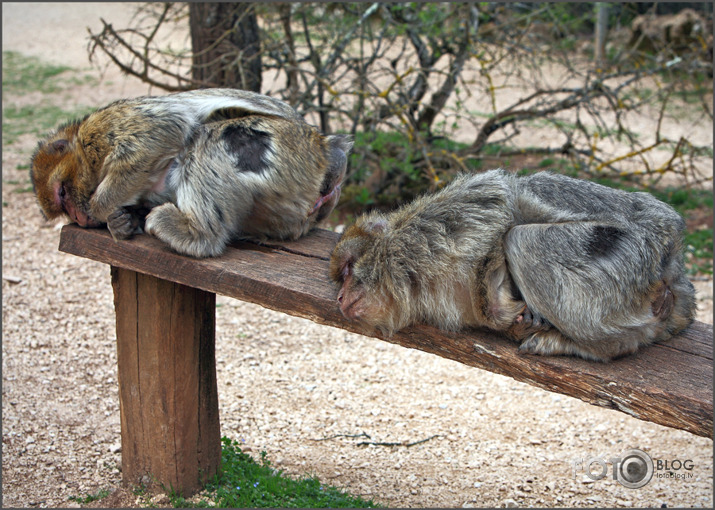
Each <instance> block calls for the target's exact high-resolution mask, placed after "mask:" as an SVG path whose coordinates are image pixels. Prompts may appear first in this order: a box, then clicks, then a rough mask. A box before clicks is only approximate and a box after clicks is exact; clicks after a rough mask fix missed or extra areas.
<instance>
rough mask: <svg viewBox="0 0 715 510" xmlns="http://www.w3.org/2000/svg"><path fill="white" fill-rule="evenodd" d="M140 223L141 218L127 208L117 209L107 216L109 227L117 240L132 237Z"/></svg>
mask: <svg viewBox="0 0 715 510" xmlns="http://www.w3.org/2000/svg"><path fill="white" fill-rule="evenodd" d="M140 225H141V220H140V218H139V217H138V216H137V215H135V214H133V213H132V212H131V211H130V210H128V209H125V208H121V209H117V210H116V211H114V212H113V213H112V214H110V215H109V216H108V217H107V228H109V232H110V233H111V234H112V238H113V239H114V240H115V241H121V240H123V239H130V238H131V237H132V236H133V235H134V234H135V233H136V232H137V229H138V228H139V227H140Z"/></svg>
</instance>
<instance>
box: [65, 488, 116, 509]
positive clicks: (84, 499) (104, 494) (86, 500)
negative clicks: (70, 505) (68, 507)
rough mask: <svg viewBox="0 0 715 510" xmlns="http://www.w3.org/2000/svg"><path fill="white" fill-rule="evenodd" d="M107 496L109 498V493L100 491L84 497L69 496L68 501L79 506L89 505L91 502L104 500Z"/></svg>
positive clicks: (104, 490) (105, 490)
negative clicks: (74, 502)
mask: <svg viewBox="0 0 715 510" xmlns="http://www.w3.org/2000/svg"><path fill="white" fill-rule="evenodd" d="M107 496H109V491H108V490H107V489H102V490H100V491H98V492H97V493H96V494H89V495H87V496H85V497H81V496H70V497H69V498H68V499H69V500H70V501H76V502H77V503H79V504H80V505H86V504H87V503H91V502H92V501H97V500H98V499H104V498H106V497H107Z"/></svg>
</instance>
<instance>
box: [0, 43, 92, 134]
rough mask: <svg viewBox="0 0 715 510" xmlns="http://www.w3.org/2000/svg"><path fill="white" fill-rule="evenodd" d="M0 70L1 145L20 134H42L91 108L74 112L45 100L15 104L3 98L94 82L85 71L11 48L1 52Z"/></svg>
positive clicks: (82, 108)
mask: <svg viewBox="0 0 715 510" xmlns="http://www.w3.org/2000/svg"><path fill="white" fill-rule="evenodd" d="M2 70H3V75H2V85H3V110H2V143H3V146H7V145H10V144H12V143H14V142H15V141H16V140H17V138H18V136H20V135H22V134H26V133H29V134H33V135H36V136H42V135H44V134H45V133H46V132H47V131H49V130H50V129H52V128H54V127H57V125H58V124H60V123H62V122H66V121H67V120H69V119H73V118H77V117H82V116H84V115H86V114H88V113H90V112H91V111H93V110H94V108H90V107H79V108H77V109H76V110H75V111H66V110H63V109H62V108H60V107H58V106H54V105H52V104H48V103H47V102H39V103H37V104H32V105H24V106H18V105H16V104H13V103H12V101H11V100H8V99H7V97H6V94H7V93H10V94H15V95H23V94H27V93H29V92H37V91H39V92H42V93H43V94H53V93H57V92H60V91H62V90H67V89H70V88H72V87H76V86H78V85H82V84H86V83H90V82H92V81H96V80H95V79H94V78H92V77H91V76H89V75H87V74H85V73H81V72H79V71H77V70H75V69H72V68H70V67H67V66H58V65H53V64H48V63H46V62H43V61H42V60H40V59H38V58H36V57H29V56H25V55H22V54H20V53H17V52H13V51H4V52H3V61H2Z"/></svg>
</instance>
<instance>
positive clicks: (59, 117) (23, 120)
mask: <svg viewBox="0 0 715 510" xmlns="http://www.w3.org/2000/svg"><path fill="white" fill-rule="evenodd" d="M92 111H94V108H91V107H80V108H78V109H77V110H76V111H74V112H68V111H66V110H63V109H62V108H60V107H59V106H54V105H50V104H35V105H25V106H22V107H17V106H15V105H12V104H8V105H4V106H3V109H2V143H3V145H4V146H5V145H9V144H12V143H14V142H15V141H16V140H17V138H18V137H19V136H20V135H22V134H26V133H30V134H33V135H36V136H43V135H45V134H46V133H47V132H48V131H50V130H51V129H53V128H56V127H57V126H58V125H59V124H61V123H64V122H66V121H68V120H70V119H74V118H78V117H83V116H85V115H86V114H88V113H90V112H92Z"/></svg>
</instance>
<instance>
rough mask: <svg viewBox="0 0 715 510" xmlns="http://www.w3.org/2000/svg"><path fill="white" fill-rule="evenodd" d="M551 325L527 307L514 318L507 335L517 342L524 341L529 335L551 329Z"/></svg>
mask: <svg viewBox="0 0 715 510" xmlns="http://www.w3.org/2000/svg"><path fill="white" fill-rule="evenodd" d="M551 328H552V326H551V323H550V322H549V321H547V320H546V319H545V318H543V317H541V316H540V315H536V314H534V313H532V312H531V310H530V309H529V307H528V306H527V305H524V308H523V309H522V310H521V312H519V314H518V315H517V316H516V317H515V318H514V322H513V323H512V325H511V326H510V327H509V329H508V330H507V334H508V335H509V336H511V337H512V338H514V339H515V340H524V339H525V338H527V337H528V336H529V335H532V334H534V333H536V332H539V331H548V330H549V329H551Z"/></svg>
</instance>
